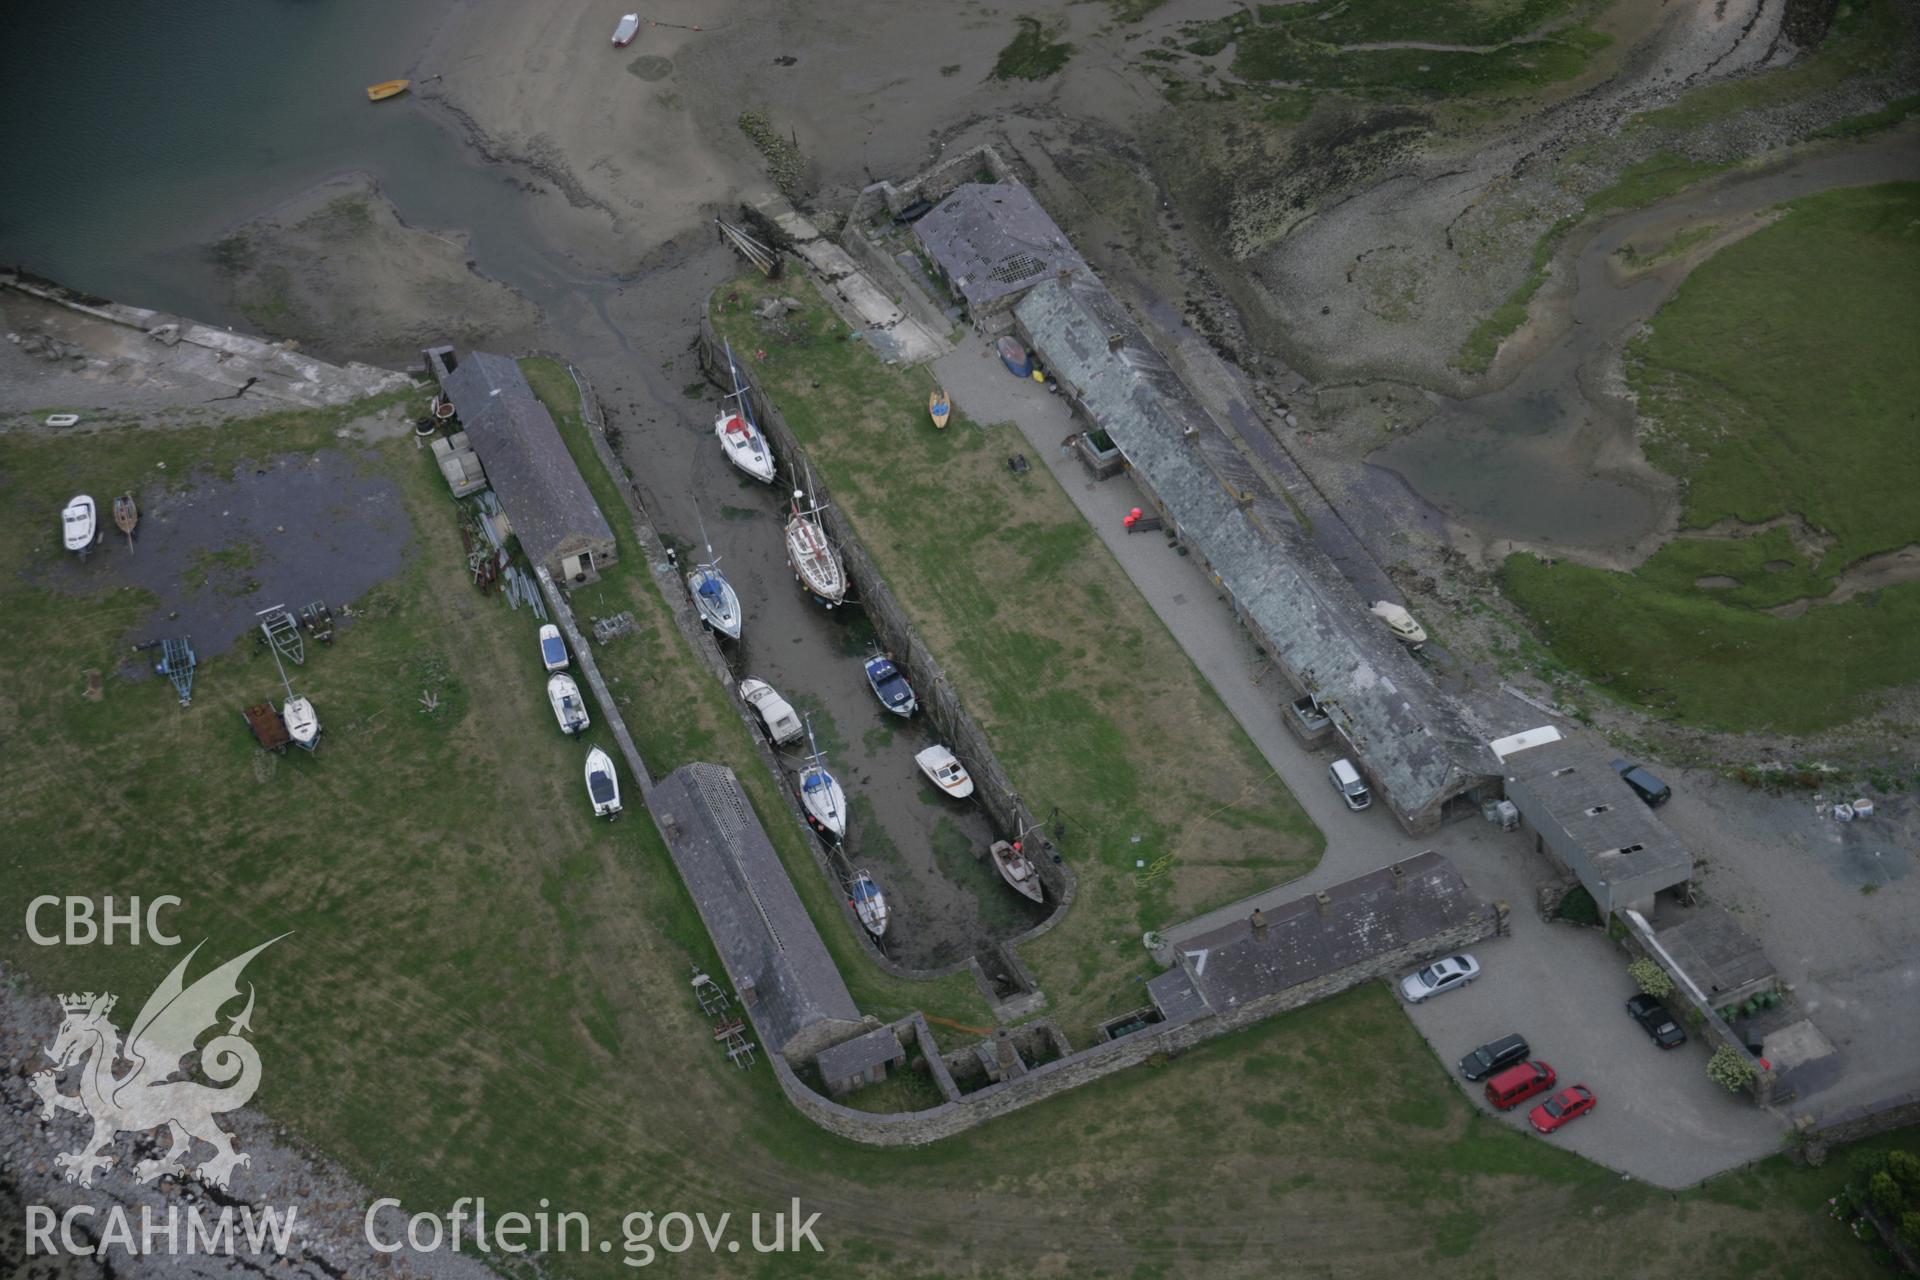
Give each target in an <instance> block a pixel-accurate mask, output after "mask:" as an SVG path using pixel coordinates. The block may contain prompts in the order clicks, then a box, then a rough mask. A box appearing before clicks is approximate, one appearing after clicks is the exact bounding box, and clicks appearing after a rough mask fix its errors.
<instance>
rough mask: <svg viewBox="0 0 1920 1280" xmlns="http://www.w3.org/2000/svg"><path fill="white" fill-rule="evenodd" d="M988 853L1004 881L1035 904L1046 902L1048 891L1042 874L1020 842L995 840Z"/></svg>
mask: <svg viewBox="0 0 1920 1280" xmlns="http://www.w3.org/2000/svg"><path fill="white" fill-rule="evenodd" d="M987 852H989V853H990V854H992V855H993V865H994V866H995V867H996V868H997V869H998V870H999V872H1000V878H1001V879H1002V880H1005V881H1006V882H1007V883H1008V884H1009V885H1011V886H1012V887H1013V888H1014V889H1015V890H1017V891H1018V892H1020V893H1021V894H1023V895H1025V896H1026V897H1028V898H1031V899H1033V900H1034V901H1035V902H1043V901H1045V899H1046V892H1047V891H1046V887H1045V886H1043V885H1042V884H1041V883H1040V872H1039V870H1038V869H1037V868H1036V867H1035V866H1034V865H1033V859H1031V858H1029V857H1028V856H1027V855H1026V851H1025V850H1023V849H1021V847H1020V842H1019V841H1018V840H1015V841H1013V842H1012V843H1008V842H1007V841H1005V840H995V841H994V842H993V845H992V847H991V848H989V849H988V851H987Z"/></svg>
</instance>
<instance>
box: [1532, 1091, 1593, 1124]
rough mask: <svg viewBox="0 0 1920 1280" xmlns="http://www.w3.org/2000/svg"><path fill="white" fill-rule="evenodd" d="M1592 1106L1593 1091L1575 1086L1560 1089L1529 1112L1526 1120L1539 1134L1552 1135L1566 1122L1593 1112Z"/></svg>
mask: <svg viewBox="0 0 1920 1280" xmlns="http://www.w3.org/2000/svg"><path fill="white" fill-rule="evenodd" d="M1593 1105H1594V1097H1593V1090H1591V1089H1589V1088H1587V1086H1585V1085H1583V1084H1576V1085H1574V1086H1573V1087H1572V1088H1571V1089H1562V1090H1561V1091H1560V1092H1558V1093H1556V1094H1554V1095H1553V1096H1552V1097H1551V1098H1548V1099H1547V1100H1546V1101H1545V1102H1543V1103H1541V1104H1540V1105H1539V1106H1537V1107H1535V1108H1534V1109H1533V1110H1532V1111H1529V1112H1528V1113H1527V1119H1528V1120H1529V1121H1531V1122H1532V1124H1533V1127H1534V1128H1536V1129H1538V1130H1539V1131H1540V1132H1542V1133H1552V1132H1553V1131H1554V1130H1555V1129H1558V1128H1559V1127H1560V1126H1561V1125H1564V1124H1566V1123H1567V1122H1568V1121H1570V1120H1577V1119H1579V1118H1580V1117H1581V1116H1583V1115H1585V1114H1587V1112H1589V1111H1591V1110H1593Z"/></svg>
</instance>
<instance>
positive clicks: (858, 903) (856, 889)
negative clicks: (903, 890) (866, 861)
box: [849, 871, 893, 938]
mask: <svg viewBox="0 0 1920 1280" xmlns="http://www.w3.org/2000/svg"><path fill="white" fill-rule="evenodd" d="M849 900H850V901H851V902H852V903H853V913H854V914H855V915H856V916H859V917H860V923H861V925H862V926H864V927H865V928H866V931H867V932H868V933H870V934H872V935H873V936H874V937H876V938H880V937H885V936H886V932H887V920H888V918H889V917H890V916H891V915H892V914H893V913H892V912H891V911H889V910H888V909H887V897H886V895H885V894H883V893H881V892H880V886H879V885H878V884H876V883H874V879H873V877H872V876H870V875H868V874H867V873H866V872H864V871H856V872H855V873H854V876H853V888H852V897H851V898H850V899H849Z"/></svg>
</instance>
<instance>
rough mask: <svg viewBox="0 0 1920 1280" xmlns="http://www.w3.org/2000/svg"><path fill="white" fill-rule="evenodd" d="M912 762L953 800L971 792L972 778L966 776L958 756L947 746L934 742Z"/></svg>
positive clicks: (960, 798) (962, 797)
mask: <svg viewBox="0 0 1920 1280" xmlns="http://www.w3.org/2000/svg"><path fill="white" fill-rule="evenodd" d="M913 762H914V763H915V764H917V765H919V766H920V772H922V773H924V774H926V775H927V779H928V781H930V782H932V783H933V785H934V786H936V787H938V788H940V789H941V790H942V791H944V792H946V793H947V794H948V795H950V796H952V797H953V798H954V799H955V800H965V799H966V798H967V797H968V796H970V795H972V794H973V779H972V778H969V777H968V776H967V771H966V769H965V768H964V767H963V766H962V765H961V763H960V758H959V757H958V756H956V755H954V754H953V752H952V751H951V750H949V749H948V748H946V747H944V746H941V745H939V744H937V743H936V744H935V745H934V746H931V747H928V748H927V749H926V750H925V751H922V752H921V753H920V754H918V755H916V756H915V757H914V758H913Z"/></svg>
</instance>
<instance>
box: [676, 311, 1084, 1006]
mask: <svg viewBox="0 0 1920 1280" xmlns="http://www.w3.org/2000/svg"><path fill="white" fill-rule="evenodd" d="M697 345H698V349H699V355H700V367H701V369H702V370H703V371H704V372H705V373H706V375H707V376H708V378H709V379H711V380H713V381H715V382H716V383H717V384H720V385H724V383H722V382H721V379H723V378H724V377H725V376H726V356H725V354H724V352H723V350H722V348H721V346H720V344H719V342H718V340H717V339H716V338H715V337H714V333H713V326H712V324H711V323H710V322H709V321H706V320H702V321H701V323H700V338H699V342H698V344H697ZM741 374H742V376H743V377H744V379H745V382H746V387H747V394H748V396H749V397H750V398H751V402H752V406H753V410H754V416H755V418H756V420H757V421H758V422H759V424H760V427H761V429H762V430H763V431H765V432H766V433H767V437H768V439H769V440H771V441H772V443H773V446H774V448H775V449H776V450H778V451H780V452H781V453H782V454H783V455H784V456H785V457H786V458H787V459H788V461H789V463H791V464H793V465H799V464H800V463H802V462H803V461H804V460H805V458H806V450H805V449H804V448H803V447H802V446H801V444H800V440H799V438H798V437H797V436H796V435H795V434H794V432H793V429H792V428H791V427H790V426H788V425H787V420H786V419H785V418H784V417H783V416H782V415H781V413H780V410H779V409H778V407H776V406H775V405H774V404H773V403H772V401H770V400H769V399H768V398H767V396H766V393H765V392H763V391H762V390H761V389H760V385H759V383H758V382H757V381H756V380H755V379H754V376H753V374H752V372H751V371H750V370H746V369H742V370H741ZM815 491H816V493H817V494H818V496H819V497H820V499H821V500H822V501H823V502H825V503H827V504H828V505H827V509H826V510H825V511H824V512H823V513H822V522H823V523H824V524H825V525H826V527H827V532H828V533H829V534H830V535H831V536H832V537H833V539H834V541H835V542H837V543H838V544H839V545H840V550H841V554H842V557H843V558H844V559H845V561H846V565H847V573H848V575H849V577H850V578H851V580H852V582H853V584H854V586H855V587H856V588H858V590H859V593H860V602H861V604H862V606H863V607H864V608H865V609H866V611H867V614H868V616H869V617H871V618H872V619H873V624H874V629H875V631H877V632H878V633H879V636H880V640H881V643H882V644H884V645H885V646H886V648H887V649H888V651H889V652H890V653H892V655H893V660H894V662H895V663H896V664H898V665H899V666H900V667H901V668H902V669H903V670H905V671H906V673H907V676H908V679H909V680H910V681H911V682H912V684H913V688H914V692H915V693H916V694H917V695H918V697H919V701H920V706H921V708H922V709H923V710H925V711H926V713H927V715H928V717H929V718H930V719H931V720H932V721H933V723H934V724H935V725H936V726H938V728H939V729H940V731H941V733H942V735H943V736H944V737H945V738H946V740H947V742H948V744H949V745H951V746H952V747H953V749H954V751H955V753H956V754H958V755H959V756H960V757H961V758H962V759H963V760H964V761H965V762H966V765H967V771H968V772H969V773H970V774H972V775H973V779H974V795H975V797H976V798H978V800H979V801H980V805H981V807H982V808H984V809H985V810H986V811H987V813H988V815H989V816H991V817H992V819H993V821H994V824H995V825H996V826H997V827H998V828H999V829H1000V830H1001V831H1002V832H1019V831H1035V830H1039V828H1040V823H1039V822H1038V820H1037V819H1036V818H1035V817H1034V815H1033V813H1032V812H1031V811H1030V810H1029V809H1028V808H1027V806H1026V804H1025V803H1024V802H1023V801H1022V800H1021V799H1020V797H1019V795H1018V794H1017V793H1015V791H1014V790H1013V784H1012V782H1011V780H1010V779H1008V777H1007V775H1006V771H1005V770H1003V769H1002V768H1001V767H1000V762H999V759H998V758H997V757H996V756H995V755H994V753H993V748H992V745H991V744H990V743H989V742H988V741H987V737H986V735H985V734H984V733H982V732H981V731H980V727H979V726H978V725H977V724H976V723H975V722H974V719H973V717H972V716H971V715H970V714H968V712H967V709H966V707H965V706H964V705H963V704H962V703H961V701H960V696H959V694H957V693H956V692H955V691H954V688H953V685H952V683H951V682H950V681H949V680H948V679H947V674H946V671H945V669H944V668H942V667H941V665H940V663H939V661H938V660H937V659H936V658H935V657H934V655H933V653H932V652H931V651H930V650H929V649H928V648H927V646H926V645H925V644H924V643H922V642H921V640H920V637H919V635H918V633H917V632H916V631H915V630H914V628H913V624H912V622H911V621H909V620H908V618H907V615H906V611H905V610H904V609H902V608H901V607H900V602H899V601H898V600H897V599H895V597H894V594H893V591H892V589H891V588H890V587H888V585H887V582H886V579H885V578H884V577H883V576H882V575H881V573H880V571H879V569H878V568H876V567H875V566H874V563H873V560H872V559H871V558H870V557H869V556H868V555H867V552H866V549H865V548H864V547H863V546H862V545H861V544H860V540H859V539H858V538H857V537H856V536H855V535H854V533H853V530H852V529H851V528H850V527H849V525H848V522H847V519H846V517H845V515H844V514H843V513H842V512H841V510H840V509H839V508H838V507H837V506H834V505H832V503H831V497H832V495H831V494H830V493H829V492H828V490H827V489H826V487H825V486H823V485H821V484H819V481H818V477H817V476H816V477H815ZM1038 843H1039V845H1040V849H1039V853H1040V856H1039V857H1038V858H1036V859H1035V863H1034V865H1035V866H1036V867H1038V868H1039V871H1040V879H1041V882H1042V883H1043V884H1045V885H1046V887H1047V892H1048V893H1050V894H1051V895H1052V896H1053V901H1054V909H1053V911H1052V913H1051V914H1050V915H1048V916H1047V918H1046V919H1045V920H1043V921H1041V922H1040V923H1039V924H1038V925H1035V926H1034V927H1033V928H1031V929H1029V930H1027V931H1026V932H1025V933H1022V934H1020V935H1019V936H1018V937H1015V938H1012V939H1009V940H1008V941H1007V942H1004V943H1002V944H1001V948H1002V949H1003V950H1004V949H1006V948H1009V947H1012V946H1015V945H1017V944H1019V943H1022V942H1026V941H1028V940H1030V939H1032V938H1036V937H1038V936H1040V935H1041V934H1042V933H1045V932H1046V931H1047V930H1048V929H1050V928H1052V927H1053V926H1054V924H1055V923H1057V922H1058V921H1059V920H1060V919H1061V918H1062V917H1063V916H1064V915H1065V913H1066V911H1067V909H1068V908H1069V907H1070V906H1072V904H1073V900H1074V897H1075V895H1076V893H1077V891H1078V882H1077V880H1076V878H1075V877H1074V874H1073V872H1072V871H1071V870H1069V869H1068V867H1067V865H1066V863H1065V862H1058V861H1055V860H1054V858H1053V856H1051V855H1052V853H1053V844H1052V841H1051V840H1049V839H1048V838H1047V837H1046V836H1045V835H1044V834H1043V835H1041V836H1040V838H1039V841H1038ZM1009 958H1010V957H1009ZM955 967H956V968H959V967H964V966H955ZM1009 969H1010V970H1011V971H1012V972H1014V973H1016V974H1018V973H1021V972H1022V971H1023V970H1022V968H1021V966H1019V965H1018V964H1017V963H1010V964H1009ZM952 971H953V970H952V969H949V970H944V971H942V972H952Z"/></svg>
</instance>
